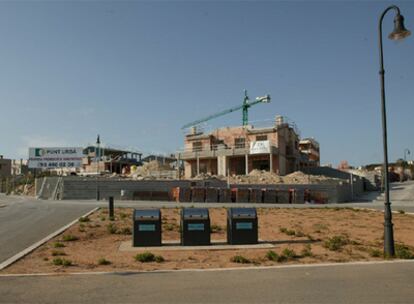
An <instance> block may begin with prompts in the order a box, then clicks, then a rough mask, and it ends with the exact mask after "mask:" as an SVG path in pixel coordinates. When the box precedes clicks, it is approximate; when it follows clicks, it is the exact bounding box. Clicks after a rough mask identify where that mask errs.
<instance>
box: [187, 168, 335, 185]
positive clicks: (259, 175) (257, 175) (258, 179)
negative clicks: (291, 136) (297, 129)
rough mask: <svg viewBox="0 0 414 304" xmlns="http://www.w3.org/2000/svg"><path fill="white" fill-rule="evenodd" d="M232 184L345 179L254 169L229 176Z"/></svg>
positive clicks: (333, 182)
mask: <svg viewBox="0 0 414 304" xmlns="http://www.w3.org/2000/svg"><path fill="white" fill-rule="evenodd" d="M194 179H195V180H211V179H219V180H226V181H227V177H225V176H221V175H219V176H215V175H209V174H200V175H198V176H196V177H195V178H194ZM229 181H230V183H231V184H267V185H268V184H340V183H342V182H343V181H342V180H341V179H338V178H331V177H327V176H323V175H308V174H305V173H303V172H300V171H297V172H294V173H291V174H289V175H286V176H280V175H277V174H275V173H271V172H269V171H261V170H252V171H251V172H250V173H249V175H233V176H231V177H230V178H229Z"/></svg>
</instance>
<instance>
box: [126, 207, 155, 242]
mask: <svg viewBox="0 0 414 304" xmlns="http://www.w3.org/2000/svg"><path fill="white" fill-rule="evenodd" d="M132 221H133V223H134V229H133V233H132V246H133V247H149V246H161V211H160V209H135V210H134V212H133V218H132Z"/></svg>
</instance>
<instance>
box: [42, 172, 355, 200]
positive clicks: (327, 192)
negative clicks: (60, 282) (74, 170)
mask: <svg viewBox="0 0 414 304" xmlns="http://www.w3.org/2000/svg"><path fill="white" fill-rule="evenodd" d="M58 178H59V177H48V178H47V179H46V180H45V185H44V186H43V191H42V192H43V194H42V198H48V197H46V196H47V194H48V193H49V194H50V195H51V194H52V192H53V191H51V190H53V189H54V187H53V186H54V185H56V183H57V180H58ZM55 179H56V180H55ZM42 184H43V181H42V179H38V180H36V191H37V193H38V192H39V191H40V189H41V188H42ZM97 186H98V187H99V191H100V197H101V199H107V198H108V197H109V196H113V197H114V198H115V199H121V190H124V192H125V193H130V194H131V198H133V196H132V194H133V193H135V192H141V194H140V196H145V195H146V193H145V192H146V191H148V192H151V193H149V194H148V195H149V198H150V199H151V198H152V199H155V198H156V197H160V199H161V198H162V199H165V194H166V193H169V192H171V189H173V188H176V187H180V188H181V190H182V191H180V193H179V196H180V198H179V200H180V201H185V200H189V198H187V199H184V197H183V196H189V195H184V189H186V190H187V189H188V191H191V189H190V188H191V187H196V188H200V187H202V188H206V189H208V188H221V189H219V190H218V191H219V200H220V202H231V190H230V189H226V188H227V184H226V182H222V181H188V180H165V181H163V180H141V181H137V180H125V179H110V178H100V179H99V181H98V183H97V181H96V179H95V178H83V177H63V178H62V186H61V190H60V192H61V193H60V195H59V197H60V198H61V199H72V200H76V199H79V200H82V199H96V191H97ZM230 188H231V189H232V188H237V189H238V191H237V192H236V193H234V194H235V196H236V198H237V197H238V201H240V202H241V201H243V202H247V201H248V200H249V191H248V189H249V188H251V189H268V190H273V191H265V192H264V194H263V201H264V202H269V203H276V202H279V203H288V202H289V199H288V198H289V196H288V195H289V194H290V196H291V197H292V202H294V203H295V202H296V203H302V201H303V200H304V196H305V191H306V193H311V197H315V198H324V199H321V200H322V201H321V202H324V203H341V202H347V201H351V200H352V191H351V186H350V185H349V184H348V183H346V182H344V183H343V184H342V185H320V184H302V185H300V184H289V185H288V184H276V185H275V184H273V185H262V184H260V185H257V184H243V185H241V184H232V185H230ZM45 189H47V190H46V191H45ZM289 190H290V191H292V190H294V192H293V194H292V193H289ZM358 191H359V190H358ZM253 192H254V193H256V192H255V191H253ZM355 192H356V191H355V185H354V194H355ZM186 193H187V192H186ZM190 193H191V192H190ZM208 193H209V194H208V195H207V196H206V197H207V198H208V201H209V202H210V201H212V200H213V199H214V197H215V196H216V194H215V192H214V191H211V190H210V191H209V192H208ZM187 194H189V193H187ZM312 195H313V196H312ZM325 198H326V199H325ZM171 199H172V198H171ZM182 199H183V200H182ZM196 200H197V201H198V199H196ZM254 200H257V197H255V198H254ZM193 201H194V200H193Z"/></svg>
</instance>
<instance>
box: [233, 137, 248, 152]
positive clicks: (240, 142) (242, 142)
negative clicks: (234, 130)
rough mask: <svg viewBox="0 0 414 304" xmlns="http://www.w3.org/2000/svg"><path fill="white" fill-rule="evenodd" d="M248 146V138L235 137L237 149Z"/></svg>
mask: <svg viewBox="0 0 414 304" xmlns="http://www.w3.org/2000/svg"><path fill="white" fill-rule="evenodd" d="M245 146H246V139H245V138H244V137H241V138H235V139H234V147H235V148H237V149H240V148H244V147H245Z"/></svg>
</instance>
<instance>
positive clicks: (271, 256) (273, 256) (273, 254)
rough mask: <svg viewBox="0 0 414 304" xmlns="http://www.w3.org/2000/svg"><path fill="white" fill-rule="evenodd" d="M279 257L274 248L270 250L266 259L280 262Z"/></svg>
mask: <svg viewBox="0 0 414 304" xmlns="http://www.w3.org/2000/svg"><path fill="white" fill-rule="evenodd" d="M279 258H280V256H279V255H278V254H277V253H276V252H274V251H273V250H269V251H268V252H267V253H266V259H268V260H269V261H275V262H278V261H279Z"/></svg>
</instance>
